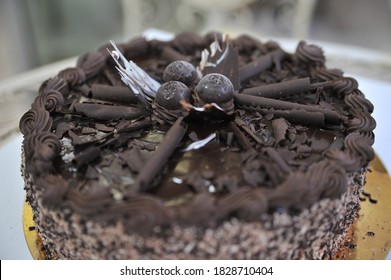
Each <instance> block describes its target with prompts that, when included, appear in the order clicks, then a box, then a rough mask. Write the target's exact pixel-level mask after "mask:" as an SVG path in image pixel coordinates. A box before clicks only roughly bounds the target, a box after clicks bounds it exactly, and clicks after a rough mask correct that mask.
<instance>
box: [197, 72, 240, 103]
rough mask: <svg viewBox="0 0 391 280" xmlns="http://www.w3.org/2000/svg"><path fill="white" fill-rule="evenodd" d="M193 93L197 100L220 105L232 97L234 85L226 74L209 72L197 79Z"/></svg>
mask: <svg viewBox="0 0 391 280" xmlns="http://www.w3.org/2000/svg"><path fill="white" fill-rule="evenodd" d="M195 93H196V95H197V97H198V99H199V100H198V101H199V102H202V103H204V104H206V103H216V104H218V105H221V104H224V103H227V102H229V101H231V100H232V99H233V94H234V87H233V85H232V82H231V81H230V80H229V79H228V78H227V77H226V76H224V75H222V74H218V73H211V74H208V75H205V76H204V77H203V78H202V79H201V80H200V81H199V83H198V85H197V86H196V88H195Z"/></svg>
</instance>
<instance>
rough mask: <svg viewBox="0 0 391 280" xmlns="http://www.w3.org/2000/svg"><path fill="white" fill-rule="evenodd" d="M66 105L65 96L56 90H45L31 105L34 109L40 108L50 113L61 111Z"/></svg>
mask: <svg viewBox="0 0 391 280" xmlns="http://www.w3.org/2000/svg"><path fill="white" fill-rule="evenodd" d="M63 105H64V97H63V95H62V94H61V93H60V92H59V91H57V90H54V89H48V90H45V91H44V92H43V93H41V94H40V95H38V97H37V98H36V99H35V101H34V103H33V104H32V105H31V106H32V107H33V108H34V107H40V108H43V109H45V110H46V111H48V112H54V111H60V110H61V109H62V106H63Z"/></svg>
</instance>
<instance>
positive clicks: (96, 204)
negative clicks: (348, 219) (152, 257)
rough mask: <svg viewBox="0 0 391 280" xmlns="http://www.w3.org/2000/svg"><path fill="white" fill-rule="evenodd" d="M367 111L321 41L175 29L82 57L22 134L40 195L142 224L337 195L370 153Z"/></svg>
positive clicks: (252, 214)
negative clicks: (165, 36)
mask: <svg viewBox="0 0 391 280" xmlns="http://www.w3.org/2000/svg"><path fill="white" fill-rule="evenodd" d="M129 59H131V60H133V61H131V62H128V60H129ZM118 72H119V73H118ZM121 80H122V81H121ZM372 111H373V106H372V104H371V103H370V102H369V101H368V100H366V99H365V96H364V95H363V93H362V92H361V91H360V90H359V89H358V83H357V81H356V80H354V79H353V78H349V77H345V76H343V73H342V72H341V71H340V70H337V69H327V68H326V66H325V56H324V54H323V51H322V50H321V49H320V48H319V47H317V46H315V45H309V44H307V43H305V42H303V41H302V42H300V43H299V44H298V46H297V50H296V52H295V53H293V54H291V53H287V52H285V51H284V50H282V49H281V48H280V46H279V45H278V44H276V43H274V42H267V43H261V42H259V41H258V40H256V39H253V38H251V37H249V36H247V35H242V36H239V37H237V39H233V40H230V39H229V38H228V37H227V36H225V35H221V34H207V35H205V36H200V35H196V34H192V33H183V34H180V35H178V36H176V37H175V39H173V40H172V41H169V42H160V41H157V40H152V41H147V40H146V39H144V38H136V39H133V40H131V41H129V42H127V43H123V44H119V45H118V46H117V45H115V44H113V45H110V44H107V45H105V46H102V47H101V48H98V49H97V50H95V51H93V52H90V53H87V54H85V55H82V56H81V57H80V58H79V60H78V61H77V65H76V67H73V68H68V69H65V70H63V71H61V72H60V73H59V74H58V75H57V76H55V77H53V78H51V79H49V80H48V81H46V82H44V83H43V84H42V86H41V88H40V89H39V95H38V97H37V99H36V100H35V102H34V103H33V104H32V108H31V109H30V110H29V111H28V112H26V113H25V114H24V115H23V117H22V118H21V120H20V131H21V132H22V133H23V135H24V142H23V147H24V159H25V162H24V164H25V167H26V171H27V173H28V174H30V175H29V176H31V178H32V180H33V182H34V184H35V185H36V188H37V189H38V190H39V191H40V192H41V193H42V203H43V205H44V206H46V207H48V208H50V209H61V210H65V209H67V211H69V209H70V211H72V212H74V213H77V214H79V215H80V216H81V217H82V218H83V219H87V220H88V219H90V220H94V221H97V222H101V223H113V222H115V221H118V220H121V221H122V222H123V223H124V224H125V226H126V228H127V230H128V231H129V232H133V231H136V232H143V233H147V232H150V231H151V229H152V228H153V227H155V226H168V225H172V224H178V225H204V226H211V225H213V224H216V223H219V222H220V221H223V220H224V219H226V218H229V217H233V216H234V217H238V218H240V219H243V220H246V221H257V220H258V219H259V217H260V215H262V214H264V213H272V212H273V211H276V210H278V211H286V212H289V213H292V215H294V213H297V211H301V210H303V209H305V208H308V207H310V206H311V205H312V204H313V203H315V202H317V201H319V200H321V199H324V198H331V199H334V198H339V197H340V196H341V195H342V194H343V193H344V192H345V191H346V187H347V176H348V174H349V173H351V172H356V171H359V170H361V169H362V168H365V167H366V166H367V164H368V163H369V161H371V160H372V159H373V157H374V152H373V150H372V148H371V145H372V144H373V141H374V135H373V129H374V128H375V125H376V124H375V121H374V119H373V118H372V117H371V113H372Z"/></svg>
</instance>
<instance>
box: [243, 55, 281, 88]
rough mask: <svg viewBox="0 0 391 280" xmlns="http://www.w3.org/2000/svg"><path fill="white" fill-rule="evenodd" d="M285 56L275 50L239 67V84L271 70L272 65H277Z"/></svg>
mask: <svg viewBox="0 0 391 280" xmlns="http://www.w3.org/2000/svg"><path fill="white" fill-rule="evenodd" d="M286 56H287V54H286V53H285V52H284V51H283V50H282V49H276V50H274V51H271V52H269V53H267V54H265V55H263V56H261V57H259V58H258V59H257V60H254V61H253V62H250V63H248V64H246V65H244V66H242V67H240V68H239V77H240V82H243V81H246V80H248V79H250V78H252V77H254V76H256V75H258V74H259V73H261V72H262V71H265V70H267V69H269V68H271V67H272V65H273V63H275V64H277V65H278V64H279V63H281V61H282V60H283V59H284V58H285V57H286Z"/></svg>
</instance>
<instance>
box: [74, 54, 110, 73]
mask: <svg viewBox="0 0 391 280" xmlns="http://www.w3.org/2000/svg"><path fill="white" fill-rule="evenodd" d="M105 63H106V57H105V56H104V55H102V53H101V52H88V53H86V54H84V55H82V56H80V57H79V59H78V60H77V64H76V65H77V67H80V68H81V69H83V70H84V73H85V78H86V79H90V78H92V77H94V76H95V75H97V74H98V73H99V72H100V71H101V70H102V69H103V67H104V66H105Z"/></svg>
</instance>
